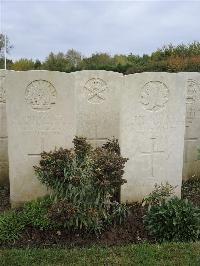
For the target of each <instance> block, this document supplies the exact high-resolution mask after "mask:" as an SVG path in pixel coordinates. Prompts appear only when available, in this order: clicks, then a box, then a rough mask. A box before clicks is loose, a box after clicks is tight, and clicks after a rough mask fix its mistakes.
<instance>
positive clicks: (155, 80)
mask: <svg viewBox="0 0 200 266" xmlns="http://www.w3.org/2000/svg"><path fill="white" fill-rule="evenodd" d="M184 84H185V81H184V78H183V75H182V74H169V73H142V74H134V75H129V76H126V77H125V87H124V88H123V96H122V105H121V123H120V145H121V151H122V155H123V156H124V157H128V158H129V161H128V162H127V164H126V167H125V175H124V178H125V179H127V181H128V182H127V184H125V185H123V186H122V191H121V198H122V201H123V202H125V201H128V202H132V201H141V200H142V199H143V197H144V196H146V195H147V194H149V193H150V192H151V191H152V190H153V188H154V185H155V183H157V184H161V183H163V184H165V182H168V183H170V184H171V185H173V186H177V188H176V193H177V195H180V191H181V182H182V166H183V147H184V130H185V94H186V93H185V91H186V88H185V86H184Z"/></svg>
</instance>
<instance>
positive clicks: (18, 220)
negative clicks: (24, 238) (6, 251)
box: [0, 211, 25, 243]
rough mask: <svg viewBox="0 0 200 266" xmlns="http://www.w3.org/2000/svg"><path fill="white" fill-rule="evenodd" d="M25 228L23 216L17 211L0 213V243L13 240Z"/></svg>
mask: <svg viewBox="0 0 200 266" xmlns="http://www.w3.org/2000/svg"><path fill="white" fill-rule="evenodd" d="M24 228H25V221H24V216H23V215H19V213H18V212H17V211H9V212H5V213H4V214H2V215H0V243H6V242H7V243H8V242H14V241H15V240H17V239H18V238H19V237H20V235H21V233H22V231H23V230H24Z"/></svg>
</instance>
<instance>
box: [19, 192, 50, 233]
mask: <svg viewBox="0 0 200 266" xmlns="http://www.w3.org/2000/svg"><path fill="white" fill-rule="evenodd" d="M52 203H53V198H52V197H50V196H45V197H43V198H39V199H37V200H33V201H30V202H27V203H25V205H24V206H23V211H22V215H23V216H24V220H25V222H26V225H31V226H33V227H35V228H38V229H40V230H44V229H50V228H52V227H53V225H52V222H51V221H50V220H49V219H48V217H47V213H48V208H49V207H50V206H51V204H52Z"/></svg>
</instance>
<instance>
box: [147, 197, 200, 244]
mask: <svg viewBox="0 0 200 266" xmlns="http://www.w3.org/2000/svg"><path fill="white" fill-rule="evenodd" d="M144 223H145V225H146V228H147V230H148V231H149V233H150V234H151V235H152V236H154V237H155V238H156V239H157V240H158V241H160V242H162V241H195V240H197V239H198V237H199V233H200V231H199V230H200V209H198V208H197V207H194V206H193V205H192V204H191V203H190V202H188V201H187V200H181V199H178V198H176V197H174V198H171V199H170V200H169V201H167V202H162V203H161V205H154V206H152V207H151V209H150V210H149V211H148V213H147V215H146V216H145V218H144Z"/></svg>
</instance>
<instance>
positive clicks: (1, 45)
mask: <svg viewBox="0 0 200 266" xmlns="http://www.w3.org/2000/svg"><path fill="white" fill-rule="evenodd" d="M12 48H13V45H11V44H10V40H9V38H8V36H6V52H7V53H9V52H10V50H11V49H12ZM4 49H5V35H4V34H3V33H0V58H4Z"/></svg>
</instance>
